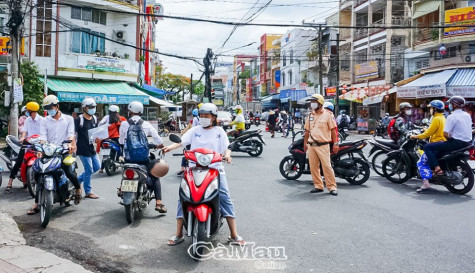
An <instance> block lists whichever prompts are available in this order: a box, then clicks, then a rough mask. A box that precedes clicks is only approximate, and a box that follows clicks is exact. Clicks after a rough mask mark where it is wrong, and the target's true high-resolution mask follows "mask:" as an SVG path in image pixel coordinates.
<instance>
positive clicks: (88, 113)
mask: <svg viewBox="0 0 475 273" xmlns="http://www.w3.org/2000/svg"><path fill="white" fill-rule="evenodd" d="M96 106H97V104H96V101H95V100H94V99H93V98H90V97H87V98H85V99H84V100H83V101H82V103H81V107H82V110H83V114H82V115H79V117H78V118H76V119H75V120H74V128H75V131H76V137H77V147H78V151H77V155H78V156H79V159H81V162H82V165H83V166H84V171H83V173H82V174H80V175H79V176H78V180H79V182H80V183H84V184H83V186H84V192H85V194H86V195H85V196H84V197H85V198H91V199H97V198H99V196H97V195H96V194H94V193H93V192H92V186H91V176H92V174H93V173H95V172H97V171H99V169H100V168H101V164H100V163H99V157H98V156H97V153H96V150H95V149H94V145H92V142H91V141H90V139H89V133H88V132H89V130H90V129H93V128H96V127H97V117H96V116H95V114H96Z"/></svg>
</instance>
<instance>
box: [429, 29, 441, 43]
mask: <svg viewBox="0 0 475 273" xmlns="http://www.w3.org/2000/svg"><path fill="white" fill-rule="evenodd" d="M430 38H431V39H432V41H435V40H439V29H431V30H430Z"/></svg>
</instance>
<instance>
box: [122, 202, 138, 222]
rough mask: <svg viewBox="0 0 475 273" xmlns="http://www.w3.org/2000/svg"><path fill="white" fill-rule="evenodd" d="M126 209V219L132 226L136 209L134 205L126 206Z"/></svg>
mask: <svg viewBox="0 0 475 273" xmlns="http://www.w3.org/2000/svg"><path fill="white" fill-rule="evenodd" d="M124 207H125V219H126V220H127V223H129V224H132V223H133V222H134V218H135V208H134V206H133V205H132V204H129V205H124Z"/></svg>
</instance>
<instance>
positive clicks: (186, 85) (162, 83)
mask: <svg viewBox="0 0 475 273" xmlns="http://www.w3.org/2000/svg"><path fill="white" fill-rule="evenodd" d="M155 85H156V86H157V87H158V88H160V89H163V90H166V91H170V92H176V96H175V97H174V98H173V101H174V102H175V103H176V102H180V101H181V99H182V97H183V92H184V93H185V94H189V93H190V88H191V79H190V78H189V77H186V76H183V75H178V74H172V73H165V74H163V67H162V66H157V67H156V68H155ZM204 90H205V86H204V84H203V82H201V81H198V80H194V81H193V95H198V96H202V95H203V94H204Z"/></svg>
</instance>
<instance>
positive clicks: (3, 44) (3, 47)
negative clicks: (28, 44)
mask: <svg viewBox="0 0 475 273" xmlns="http://www.w3.org/2000/svg"><path fill="white" fill-rule="evenodd" d="M11 53H12V44H11V43H10V37H0V55H8V54H11ZM20 54H21V55H25V38H23V39H21V48H20Z"/></svg>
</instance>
